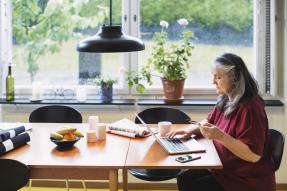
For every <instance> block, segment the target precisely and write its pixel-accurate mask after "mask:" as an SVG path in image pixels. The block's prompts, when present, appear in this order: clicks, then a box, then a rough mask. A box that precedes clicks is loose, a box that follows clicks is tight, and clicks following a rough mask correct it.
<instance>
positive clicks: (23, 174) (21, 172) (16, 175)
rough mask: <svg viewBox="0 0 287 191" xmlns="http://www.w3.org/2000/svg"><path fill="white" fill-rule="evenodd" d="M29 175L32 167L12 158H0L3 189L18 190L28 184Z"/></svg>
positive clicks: (0, 180) (7, 190)
mask: <svg viewBox="0 0 287 191" xmlns="http://www.w3.org/2000/svg"><path fill="white" fill-rule="evenodd" d="M29 177H30V169H29V167H28V166H26V165H25V164H23V163H21V162H19V161H16V160H12V159H0V185H1V186H0V187H1V190H3V191H4V190H5V191H17V190H19V189H21V188H22V187H24V186H25V185H26V184H27V182H28V180H29Z"/></svg>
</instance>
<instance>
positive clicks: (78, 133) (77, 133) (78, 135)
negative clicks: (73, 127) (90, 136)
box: [73, 131, 84, 137]
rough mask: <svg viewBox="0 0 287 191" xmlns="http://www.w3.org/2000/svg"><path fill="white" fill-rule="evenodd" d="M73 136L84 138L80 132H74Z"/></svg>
mask: <svg viewBox="0 0 287 191" xmlns="http://www.w3.org/2000/svg"><path fill="white" fill-rule="evenodd" d="M73 134H74V135H76V136H77V137H84V135H83V134H82V133H81V132H80V131H74V132H73Z"/></svg>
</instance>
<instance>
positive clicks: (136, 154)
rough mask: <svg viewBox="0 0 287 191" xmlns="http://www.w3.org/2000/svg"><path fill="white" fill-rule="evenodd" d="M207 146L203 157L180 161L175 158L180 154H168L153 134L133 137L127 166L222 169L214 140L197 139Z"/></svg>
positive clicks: (176, 127) (176, 126) (178, 127)
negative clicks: (184, 161) (140, 137)
mask: <svg viewBox="0 0 287 191" xmlns="http://www.w3.org/2000/svg"><path fill="white" fill-rule="evenodd" d="M188 126H189V125H183V124H181V125H173V126H172V129H180V128H187V127H188ZM197 141H198V142H199V143H200V144H201V145H203V146H204V147H205V148H206V152H205V153H194V154H193V155H200V156H201V159H199V160H194V161H191V162H187V163H179V162H177V161H175V158H176V157H178V156H179V155H168V154H167V152H165V150H164V149H163V148H162V147H161V146H160V144H159V143H157V141H156V140H155V138H154V137H153V136H150V137H148V138H145V139H132V140H131V143H130V147H129V152H128V156H127V160H126V163H125V168H127V169H129V168H138V169H140V168H141V169H186V168H188V169H220V168H223V167H222V163H221V161H220V159H219V157H218V154H217V151H216V149H215V147H214V145H213V142H212V141H211V140H208V139H203V138H201V139H197Z"/></svg>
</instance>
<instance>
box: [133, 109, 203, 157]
mask: <svg viewBox="0 0 287 191" xmlns="http://www.w3.org/2000/svg"><path fill="white" fill-rule="evenodd" d="M135 115H136V117H137V118H138V119H139V120H140V122H141V123H142V124H143V125H144V126H145V127H146V128H147V129H148V131H150V133H151V134H152V136H153V137H154V138H155V139H156V140H157V142H158V143H159V144H160V145H161V146H162V148H163V149H164V150H165V151H166V152H167V153H168V154H170V155H175V154H187V153H197V152H205V148H204V147H203V146H202V145H201V144H199V143H198V142H197V141H196V140H195V139H194V138H190V139H187V140H186V139H180V138H168V137H161V136H160V135H159V134H156V133H155V132H153V131H152V130H151V129H150V127H149V126H148V125H147V124H146V123H145V122H144V121H143V120H142V119H141V118H140V117H139V116H138V115H137V114H135Z"/></svg>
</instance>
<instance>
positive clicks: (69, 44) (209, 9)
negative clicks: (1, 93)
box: [1, 0, 273, 95]
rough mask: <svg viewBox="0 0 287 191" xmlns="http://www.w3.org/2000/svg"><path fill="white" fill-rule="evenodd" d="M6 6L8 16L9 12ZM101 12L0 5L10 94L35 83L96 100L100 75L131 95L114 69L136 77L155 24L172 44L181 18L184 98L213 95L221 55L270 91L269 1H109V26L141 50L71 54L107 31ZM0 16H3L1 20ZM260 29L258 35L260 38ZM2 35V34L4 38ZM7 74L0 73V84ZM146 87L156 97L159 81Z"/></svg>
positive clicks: (35, 1)
mask: <svg viewBox="0 0 287 191" xmlns="http://www.w3.org/2000/svg"><path fill="white" fill-rule="evenodd" d="M10 4H11V5H12V6H13V9H10V8H9V6H8V5H10ZM108 6H109V0H86V1H81V0H80V1H79V0H77V1H76V0H30V1H23V0H4V1H1V23H2V24H1V61H2V60H3V61H2V65H3V66H5V64H7V63H8V62H9V59H10V58H9V57H11V56H8V55H11V54H10V53H11V50H12V49H11V48H9V47H10V46H9V43H8V42H7V39H9V31H10V32H12V42H13V46H12V47H13V64H14V67H13V74H14V76H15V85H16V91H18V92H19V93H25V92H29V90H30V89H31V83H32V81H40V82H42V84H43V86H61V87H73V88H75V87H77V86H79V85H81V86H84V87H87V88H88V89H89V92H88V93H91V94H96V93H97V91H96V90H94V88H91V86H89V84H88V83H87V79H89V78H93V77H95V76H96V75H98V74H101V75H104V76H110V77H113V78H117V79H118V80H119V83H118V84H117V86H116V87H115V93H116V94H135V95H136V92H135V91H134V90H133V89H132V90H131V89H129V87H128V86H127V84H126V81H125V75H124V73H123V72H121V71H120V70H121V68H123V67H124V68H126V70H129V69H131V70H135V71H139V69H140V68H141V67H142V66H144V64H145V63H146V62H147V59H148V57H149V56H150V54H151V49H152V46H153V41H152V36H153V34H154V32H156V31H160V30H161V28H160V26H159V22H160V21H161V20H165V21H167V22H168V23H169V28H168V29H167V32H168V36H169V39H170V41H171V42H176V41H178V36H179V35H178V34H179V33H180V31H181V30H182V28H180V26H179V25H178V24H177V20H178V19H180V18H186V19H187V20H188V21H189V25H188V26H187V27H186V29H188V30H192V31H193V32H194V34H195V37H196V39H195V40H193V44H194V46H195V49H194V50H193V53H192V56H191V58H190V64H191V68H190V71H189V73H188V79H187V80H186V84H185V91H186V92H185V94H201V95H202V94H210V93H213V92H214V91H213V86H212V84H211V82H212V80H211V74H210V64H211V62H212V60H213V59H214V58H215V57H216V56H218V55H219V54H222V53H223V52H234V53H236V54H239V55H240V56H242V58H243V59H244V60H245V61H246V64H247V65H248V67H249V69H250V71H252V73H253V74H254V75H255V76H256V78H257V80H259V84H260V87H261V90H263V91H265V87H266V89H268V88H270V78H269V77H268V76H270V71H269V69H268V68H269V67H270V66H268V65H267V67H265V63H266V61H268V59H269V56H268V55H270V54H269V53H270V48H271V45H270V42H269V40H270V35H272V34H270V27H272V25H270V21H271V22H272V19H270V17H271V16H272V14H270V12H268V10H269V11H270V10H272V9H270V6H272V5H270V1H269V0H266V1H265V0H264V1H252V0H238V1H233V0H228V1H226V0H206V1H201V0H181V1H177V0H169V1H167V0H157V1H154V0H113V23H114V24H118V25H122V26H123V27H124V30H125V32H126V33H128V34H130V35H134V36H139V37H140V38H142V39H143V40H144V42H145V46H146V50H145V51H142V52H138V53H115V54H110V53H109V54H91V53H81V54H79V53H78V52H77V51H76V45H77V42H79V40H80V39H83V38H85V37H87V36H91V35H93V34H95V33H96V32H97V31H98V28H99V26H100V25H101V24H103V23H108V19H109V14H108V11H109V10H108ZM2 10H6V11H5V13H7V14H4V12H2ZM11 10H13V11H11ZM9 15H11V18H10V17H9ZM9 20H12V24H9ZM2 21H6V22H2ZM266 26H267V27H266ZM262 28H263V29H264V30H259V29H262ZM6 29H7V30H8V33H5V31H7V30H6ZM12 29H13V30H12ZM10 39H11V38H10ZM2 50H8V52H5V51H2ZM269 61H270V59H269ZM267 63H270V62H267ZM271 64H273V63H271ZM262 71H263V72H262ZM6 73H7V71H6V69H5V67H3V69H2V83H3V81H4V78H5V76H6ZM262 73H264V75H262ZM265 80H266V82H265ZM153 81H154V84H153V86H151V87H148V89H147V90H148V91H147V93H146V94H148V95H153V94H158V93H159V94H160V93H161V92H162V91H161V81H160V79H159V78H158V77H154V79H153ZM271 85H272V83H271ZM2 87H3V86H2ZM266 91H267V92H270V90H266Z"/></svg>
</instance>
